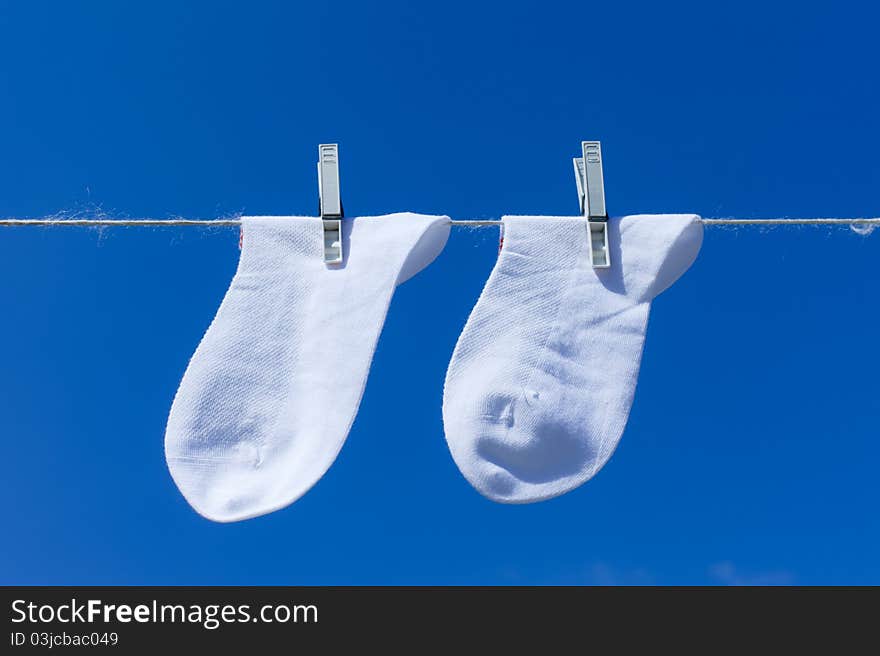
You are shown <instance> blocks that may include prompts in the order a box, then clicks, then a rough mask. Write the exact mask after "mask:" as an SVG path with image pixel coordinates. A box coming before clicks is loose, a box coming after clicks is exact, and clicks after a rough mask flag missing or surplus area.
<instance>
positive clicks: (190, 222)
mask: <svg viewBox="0 0 880 656" xmlns="http://www.w3.org/2000/svg"><path fill="white" fill-rule="evenodd" d="M701 220H702V222H703V224H704V225H768V226H769V225H847V226H873V225H878V226H880V217H876V218H850V219H831V218H815V219H785V218H774V219H701ZM450 223H451V224H452V225H454V226H465V227H474V228H480V227H485V226H496V225H501V221H500V220H498V219H460V220H452V221H450ZM237 225H241V219H239V218H229V219H66V218H48V219H0V226H6V227H16V226H68V227H75V226H78V227H90V226H91V227H101V226H143V227H149V226H157V227H160V226H210V227H217V226H237Z"/></svg>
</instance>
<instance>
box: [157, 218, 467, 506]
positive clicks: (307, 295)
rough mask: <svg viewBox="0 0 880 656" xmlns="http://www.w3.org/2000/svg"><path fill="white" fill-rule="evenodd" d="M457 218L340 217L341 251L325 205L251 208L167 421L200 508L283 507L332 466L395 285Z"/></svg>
mask: <svg viewBox="0 0 880 656" xmlns="http://www.w3.org/2000/svg"><path fill="white" fill-rule="evenodd" d="M449 225H450V224H449V218H448V217H437V216H422V215H417V214H391V215H388V216H379V217H364V218H358V219H354V220H349V219H345V220H343V239H344V252H345V255H346V259H345V262H344V265H342V266H338V267H333V266H328V265H326V264H324V262H323V244H324V234H323V226H322V223H321V220H320V219H317V218H299V217H243V218H242V228H243V235H244V241H243V248H242V252H241V260H240V262H239V266H238V271H237V272H236V274H235V277H234V278H233V280H232V284H231V285H230V287H229V291H228V292H227V293H226V297H225V298H224V299H223V302H222V304H221V305H220V309H219V310H218V312H217V316H216V318H215V319H214V321H213V323H212V324H211V326H210V327H209V328H208V331H207V333H206V334H205V337H204V339H202V342H201V344H199V347H198V349H196V352H195V354H194V355H193V358H192V360H191V361H190V363H189V367H188V368H187V370H186V373H185V374H184V376H183V380H182V381H181V383H180V389H179V390H178V392H177V396H176V397H175V399H174V404H173V405H172V408H171V414H170V416H169V418H168V427H167V431H166V435H165V455H166V459H167V461H168V468H169V470H170V472H171V476H172V477H173V478H174V481H175V483H177V486H178V488H180V491H181V493H182V494H183V496H184V497H186V499H187V501H188V502H189V503H190V504H191V505H192V506H193V508H195V510H196V511H197V512H199V513H200V514H201V515H203V516H205V517H207V518H208V519H212V520H215V521H220V522H229V521H236V520H240V519H247V518H250V517H255V516H257V515H262V514H265V513H269V512H272V511H273V510H278V509H279V508H283V507H284V506H286V505H288V504H290V503H292V502H294V501H296V499H298V498H299V497H300V496H302V495H303V494H305V492H307V491H308V490H309V488H311V487H312V486H313V485H314V484H315V483H316V482H317V481H318V479H320V478H321V476H323V475H324V473H325V472H326V471H327V469H329V467H330V465H331V464H333V461H334V460H335V459H336V456H337V454H338V453H339V450H340V449H341V448H342V445H343V443H344V442H345V438H346V437H347V436H348V431H349V429H350V427H351V424H352V422H353V421H354V417H355V414H356V413H357V409H358V405H359V404H360V400H361V396H362V394H363V390H364V385H365V383H366V378H367V372H368V371H369V369H370V362H371V360H372V358H373V351H374V350H375V347H376V341H377V340H378V338H379V333H380V331H381V329H382V325H383V323H384V321H385V314H386V312H387V310H388V305H389V303H390V302H391V296H392V293H393V291H394V287H395V285H397V284H399V283H401V282H403V281H404V280H406V279H407V278H409V277H411V276H413V275H415V274H416V273H418V272H419V271H420V270H421V269H423V268H424V267H425V266H427V265H428V264H430V263H431V261H432V260H433V259H434V258H435V257H436V256H437V255H438V254H439V253H440V251H441V250H443V247H444V246H445V244H446V239H447V237H448V236H449Z"/></svg>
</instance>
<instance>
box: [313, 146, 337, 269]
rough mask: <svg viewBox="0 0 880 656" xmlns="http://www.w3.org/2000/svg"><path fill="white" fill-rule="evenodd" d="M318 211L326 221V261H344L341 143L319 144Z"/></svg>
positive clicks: (335, 262)
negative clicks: (340, 186)
mask: <svg viewBox="0 0 880 656" xmlns="http://www.w3.org/2000/svg"><path fill="white" fill-rule="evenodd" d="M318 199H319V200H318V211H319V212H320V214H321V219H322V220H323V222H324V262H325V263H326V264H341V263H342V221H341V220H340V219H342V200H341V199H340V195H339V144H321V145H320V146H318Z"/></svg>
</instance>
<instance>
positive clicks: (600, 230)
mask: <svg viewBox="0 0 880 656" xmlns="http://www.w3.org/2000/svg"><path fill="white" fill-rule="evenodd" d="M581 150H582V152H583V156H582V157H575V158H574V177H575V181H576V182H577V190H578V197H579V199H580V204H581V214H583V215H584V216H585V217H586V219H587V233H588V234H589V235H590V263H591V264H592V265H593V268H594V269H607V268H608V267H610V266H611V252H610V251H609V250H608V213H607V212H606V211H605V177H604V176H603V174H602V144H601V143H600V142H598V141H584V142H582V143H581Z"/></svg>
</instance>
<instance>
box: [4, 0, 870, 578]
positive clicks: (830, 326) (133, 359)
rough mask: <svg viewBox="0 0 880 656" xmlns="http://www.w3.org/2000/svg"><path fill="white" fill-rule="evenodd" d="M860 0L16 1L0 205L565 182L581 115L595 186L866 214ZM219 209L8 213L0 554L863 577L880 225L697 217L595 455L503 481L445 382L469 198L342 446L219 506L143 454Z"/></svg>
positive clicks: (64, 564) (459, 314)
mask: <svg viewBox="0 0 880 656" xmlns="http://www.w3.org/2000/svg"><path fill="white" fill-rule="evenodd" d="M877 12H878V10H877V9H876V8H868V7H866V6H865V5H864V4H857V3H852V4H850V3H847V2H837V3H833V4H830V5H824V6H822V7H818V6H812V5H804V4H803V3H767V2H749V1H746V2H739V3H736V4H735V5H732V6H730V8H725V7H719V6H717V4H716V5H713V4H707V3H705V2H666V3H662V4H661V5H657V4H654V3H638V2H636V3H622V2H603V3H591V2H577V3H574V2H573V3H558V2H547V1H546V0H545V1H543V2H517V3H473V2H467V3H464V2H457V1H454V0H453V1H450V2H444V3H433V4H431V3H429V4H423V3H411V2H386V3H382V4H381V5H376V4H374V3H347V2H343V3H282V2H271V3H270V2H259V1H254V2H248V3H222V2H210V3H209V2H188V3H181V2H151V3H144V4H141V5H138V6H134V5H133V3H118V2H109V1H105V2H89V3H61V2H54V3H50V2H28V3H7V2H3V3H2V11H0V62H3V63H2V64H0V125H2V126H3V128H2V129H0V153H2V155H0V216H5V217H37V216H43V215H48V214H52V213H56V212H66V213H83V214H85V215H92V214H95V213H99V212H106V213H108V214H110V215H112V216H132V217H141V216H149V217H169V216H173V215H183V216H189V217H218V216H224V215H229V214H233V213H238V212H245V213H251V214H261V213H267V214H314V213H315V211H316V195H317V191H316V181H315V168H314V162H315V157H316V152H317V148H316V147H317V144H319V143H322V142H339V143H340V144H341V146H340V148H341V162H342V178H343V179H342V185H343V197H344V202H345V206H346V211H347V212H348V214H349V215H352V216H356V215H358V214H382V213H386V212H391V211H397V210H413V211H420V212H426V213H439V214H449V215H451V216H453V217H455V218H473V217H498V216H500V215H501V214H503V213H520V214H527V213H535V214H555V215H571V214H576V213H577V199H576V194H575V187H574V181H573V176H572V172H571V157H572V156H573V155H575V154H576V153H577V150H578V147H579V143H580V141H581V140H582V139H601V140H602V143H603V150H604V156H605V178H606V192H607V199H608V207H609V210H610V211H611V212H612V213H613V214H618V215H620V214H627V213H638V212H690V211H693V212H697V213H700V214H702V215H704V216H715V217H720V216H735V217H759V216H877V215H878V214H880V203H878V193H877V192H878V190H880V164H878V159H877V152H878V151H880V132H878V130H877V106H878V101H880V88H878V86H880V83H878V75H877V70H876V61H877V50H876V38H875V34H874V31H875V29H874V28H875V26H876V24H877V20H878V18H880V14H878V13H877ZM237 238H238V235H237V233H236V231H235V230H234V229H215V230H200V229H192V228H185V229H180V228H177V229H169V228H162V229H128V228H113V229H107V230H103V231H98V230H87V229H39V228H16V229H2V230H0V279H2V280H3V281H4V284H3V285H2V286H0V308H2V321H0V354H2V355H0V357H2V362H3V367H2V372H3V376H0V410H2V416H3V422H2V424H3V428H2V429H0V431H2V443H3V447H4V449H5V453H4V457H3V458H2V459H0V485H2V494H0V511H2V515H3V522H4V526H5V529H4V539H3V540H2V543H0V583H5V584H87V583H91V584H346V583H351V584H374V583H375V584H383V583H388V584H409V583H426V584H428V583H440V584H446V583H448V584H471V583H481V584H530V583H539V584H544V583H547V584H568V583H660V584H678V583H696V584H702V583H734V584H736V583H808V584H824V583H874V584H877V583H880V566H878V563H877V556H876V554H877V552H878V550H880V517H878V512H877V506H878V498H880V483H878V478H877V475H876V470H877V462H878V456H880V441H878V440H877V437H878V430H877V424H878V417H880V383H878V377H877V373H876V372H877V370H878V361H880V354H878V348H877V346H878V343H877V324H878V319H880V309H878V303H877V290H878V284H877V283H878V266H877V263H878V258H880V234H878V233H875V234H874V235H872V236H868V237H861V236H859V235H856V234H854V233H853V232H851V231H849V230H848V229H834V230H832V229H814V228H799V229H797V228H787V229H775V230H759V229H738V230H730V229H717V228H716V229H711V230H707V233H706V239H705V242H704V246H703V250H702V253H701V255H700V257H699V259H698V260H697V262H696V264H695V265H694V267H693V268H692V269H691V271H690V272H689V273H688V274H687V275H686V276H685V277H684V278H683V279H681V280H680V281H679V282H678V283H676V284H675V285H674V286H673V287H672V288H671V289H670V290H669V291H668V292H666V293H665V294H664V295H663V296H661V297H660V298H659V299H658V301H657V302H656V303H655V305H654V309H653V312H652V317H651V325H650V329H649V332H648V340H647V346H646V351H645V357H644V360H643V366H642V372H641V378H640V381H639V388H638V391H637V395H636V400H635V404H634V406H633V409H632V414H631V418H630V423H629V426H628V428H627V431H626V433H625V434H624V437H623V440H622V442H621V445H620V447H619V449H618V451H617V452H616V454H615V456H614V457H613V458H612V460H611V462H610V463H609V464H608V465H607V466H606V467H605V469H604V470H603V471H602V472H601V473H600V474H599V475H598V476H597V477H596V478H595V479H594V480H592V481H590V482H589V483H587V484H586V485H584V486H583V487H581V488H579V489H578V490H576V491H575V492H573V493H571V494H568V495H565V496H564V497H561V498H559V499H556V500H553V501H550V502H546V503H541V504H535V505H530V506H514V507H510V506H502V505H496V504H493V503H491V502H489V501H487V500H485V499H483V498H482V497H481V496H479V495H478V494H477V493H476V492H475V491H473V490H472V489H471V488H470V487H469V486H468V484H467V483H466V482H465V481H464V479H463V478H462V477H461V476H460V474H459V473H458V472H457V470H456V468H455V465H454V464H453V462H452V459H451V457H450V456H449V454H448V451H447V447H446V444H445V441H444V438H443V426H442V420H441V412H440V402H441V393H442V385H443V378H444V374H445V370H446V366H447V364H448V361H449V357H450V354H451V353H452V348H453V346H454V344H455V341H456V339H457V337H458V335H459V333H460V331H461V328H462V326H463V325H464V321H465V319H466V317H467V315H468V313H469V312H470V309H471V308H472V306H473V304H474V302H475V300H476V298H477V296H478V295H479V292H480V289H481V288H482V285H483V283H484V281H485V279H486V276H487V275H488V273H489V271H490V270H491V268H492V265H493V263H494V259H495V256H496V251H497V234H496V232H495V231H494V230H491V229H490V230H482V231H468V230H456V231H455V232H454V233H453V235H452V237H451V239H450V243H449V245H448V246H447V248H446V250H445V252H444V253H443V254H442V255H441V257H440V258H438V260H437V261H436V262H435V263H434V264H433V265H432V266H431V267H429V268H428V269H427V270H425V271H424V272H423V273H421V274H420V275H419V276H417V277H416V278H414V279H413V280H412V281H410V282H408V283H407V284H406V285H404V286H403V287H401V288H400V289H399V290H398V292H397V293H396V295H395V298H394V301H393V304H392V308H391V311H390V313H389V316H388V321H387V323H386V326H385V330H384V332H383V335H382V338H381V341H380V343H379V346H378V349H377V351H376V357H375V360H374V364H373V368H372V372H371V374H370V378H369V382H368V384H367V390H366V393H365V396H364V399H363V403H362V405H361V409H360V413H359V415H358V418H357V420H356V422H355V425H354V428H353V430H352V432H351V434H350V436H349V440H348V442H347V444H346V446H345V448H344V449H343V451H342V453H341V455H340V457H339V459H338V460H337V462H336V464H335V465H334V466H333V467H332V468H331V469H330V471H329V472H328V474H327V475H326V476H325V477H324V478H323V479H322V480H321V482H320V483H319V484H318V485H317V486H316V487H315V488H314V489H313V490H312V491H311V492H309V493H308V494H307V495H306V496H305V497H303V498H302V499H301V500H299V501H298V502H297V503H295V504H294V505H293V506H291V507H289V508H287V509H286V510H283V511H280V512H277V513H273V514H271V515H269V516H266V517H262V518H259V519H255V520H251V521H247V522H243V523H238V524H232V525H217V524H213V523H210V522H208V521H206V520H204V519H202V518H200V517H199V516H198V515H196V514H195V513H194V512H193V511H192V510H191V509H190V508H189V507H188V506H187V504H186V503H185V501H184V500H183V498H182V497H181V496H180V495H179V493H178V492H177V490H176V488H175V486H174V484H173V482H172V481H171V478H170V476H169V475H168V472H167V469H166V466H165V462H164V454H163V431H164V425H165V420H166V418H167V413H168V409H169V406H170V403H171V400H172V398H173V396H174V392H175V390H176V387H177V384H178V382H179V380H180V377H181V375H182V373H183V371H184V369H185V367H186V363H187V361H188V359H189V357H190V355H191V354H192V351H193V349H194V348H195V346H196V345H197V344H198V342H199V340H200V338H201V336H202V334H203V332H204V330H205V328H206V327H207V325H208V323H209V322H210V320H211V319H212V317H213V316H214V313H215V311H216V308H217V305H218V303H219V301H220V299H221V298H222V296H223V294H224V292H225V290H226V287H227V286H228V283H229V280H230V278H231V276H232V274H233V272H234V270H235V267H236V262H237V257H238V250H237Z"/></svg>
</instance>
